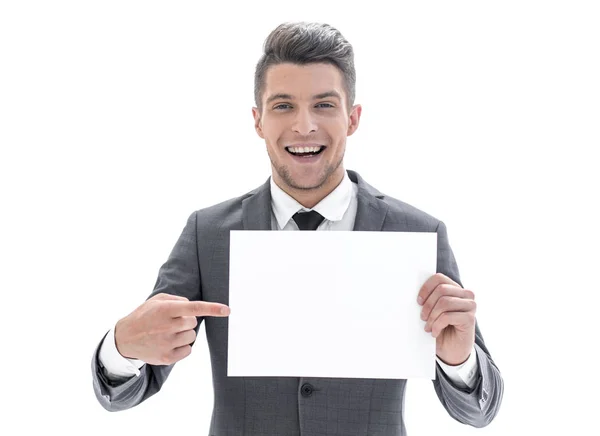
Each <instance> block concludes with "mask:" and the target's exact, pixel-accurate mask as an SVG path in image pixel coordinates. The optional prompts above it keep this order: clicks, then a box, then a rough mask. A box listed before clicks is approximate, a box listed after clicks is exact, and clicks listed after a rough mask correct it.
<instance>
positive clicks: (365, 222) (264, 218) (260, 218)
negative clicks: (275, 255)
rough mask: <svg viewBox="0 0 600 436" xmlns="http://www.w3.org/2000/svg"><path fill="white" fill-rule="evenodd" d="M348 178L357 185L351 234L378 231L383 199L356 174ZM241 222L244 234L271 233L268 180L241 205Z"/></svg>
mask: <svg viewBox="0 0 600 436" xmlns="http://www.w3.org/2000/svg"><path fill="white" fill-rule="evenodd" d="M348 176H350V180H352V181H353V182H354V183H356V184H357V185H358V194H357V203H358V205H357V210H356V220H355V222H354V230H355V231H374V232H378V231H381V230H382V229H383V223H384V221H385V216H386V214H387V211H388V205H387V204H386V203H385V202H383V201H380V199H382V198H383V197H384V195H383V194H382V193H381V192H379V191H378V190H377V189H375V188H373V187H372V186H371V185H369V184H368V183H367V182H365V181H364V180H363V178H362V177H361V176H360V175H359V174H358V173H357V172H355V171H351V170H348ZM242 220H243V223H242V224H243V228H244V230H271V186H270V179H268V180H267V181H266V182H265V183H264V184H263V185H262V186H260V187H259V188H257V189H256V190H255V191H254V193H253V194H252V195H250V196H249V197H247V198H245V199H244V200H243V201H242Z"/></svg>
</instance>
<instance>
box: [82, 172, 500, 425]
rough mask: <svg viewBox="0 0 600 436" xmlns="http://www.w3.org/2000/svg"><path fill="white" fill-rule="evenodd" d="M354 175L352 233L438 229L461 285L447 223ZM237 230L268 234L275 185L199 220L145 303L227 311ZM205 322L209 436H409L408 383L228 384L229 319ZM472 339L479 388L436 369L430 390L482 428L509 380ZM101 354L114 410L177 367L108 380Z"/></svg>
mask: <svg viewBox="0 0 600 436" xmlns="http://www.w3.org/2000/svg"><path fill="white" fill-rule="evenodd" d="M348 174H349V176H350V178H351V180H352V181H353V182H355V183H357V184H358V210H357V215H356V222H355V227H354V230H357V231H376V232H377V231H388V232H437V235H438V237H437V239H438V253H437V272H441V273H443V274H445V275H446V276H448V277H450V278H451V279H453V280H454V281H456V282H457V283H459V284H461V282H460V277H459V272H458V267H457V265H456V262H455V260H454V255H453V254H452V250H451V249H450V246H449V244H448V236H447V233H446V227H445V225H444V223H443V222H441V221H439V220H437V219H435V218H434V217H432V216H430V215H428V214H426V213H424V212H422V211H420V210H418V209H416V208H414V207H412V206H410V205H408V204H406V203H403V202H401V201H399V200H396V199H394V198H390V197H388V196H385V195H383V194H381V193H380V192H379V191H377V190H376V189H374V188H373V187H371V186H370V185H368V184H367V183H366V182H365V181H364V180H363V179H362V178H361V177H360V176H359V175H358V174H357V173H356V172H353V171H348ZM230 230H271V194H270V186H269V181H268V180H267V182H266V183H265V184H264V185H262V186H261V187H259V188H257V189H255V190H254V191H252V192H249V193H248V194H246V195H243V196H241V197H238V198H234V199H232V200H228V201H226V202H223V203H221V204H218V205H215V206H212V207H209V208H206V209H202V210H198V211H196V212H194V213H192V215H191V216H190V217H189V219H188V221H187V224H186V226H185V228H184V229H183V232H182V234H181V236H180V238H179V240H178V241H177V243H176V244H175V247H174V248H173V251H172V252H171V254H170V256H169V258H168V260H167V261H166V262H165V264H164V265H163V266H162V267H161V268H160V270H159V274H158V280H157V282H156V285H155V287H154V290H153V292H152V293H151V295H150V296H149V297H148V298H150V297H152V296H153V295H155V294H157V293H161V292H164V293H170V294H176V295H182V296H184V297H187V298H188V299H190V300H204V301H212V302H219V303H224V304H228V303H229V291H228V284H229V234H230ZM461 286H462V284H461ZM203 320H204V321H205V323H206V324H205V326H206V336H207V340H208V346H209V351H210V357H211V364H212V376H213V386H214V391H215V392H214V395H215V396H214V408H213V413H212V420H211V425H210V431H209V434H210V435H217V436H226V435H227V436H238V435H245V436H251V435H252V436H254V435H256V436H292V435H304V436H323V435H340V436H342V435H343V436H349V435H361V436H363V435H369V436H374V435H381V436H383V435H386V436H388V435H389V436H392V435H393V436H397V435H405V434H406V430H405V426H404V419H403V415H404V393H405V387H406V380H383V379H343V378H314V377H302V378H292V377H227V341H228V335H227V325H228V320H227V318H216V317H207V318H206V319H204V318H199V323H198V327H199V326H200V322H201V321H203ZM475 342H476V344H475V349H476V351H477V359H478V362H479V367H480V372H481V375H480V377H479V379H478V381H477V384H476V386H475V387H474V388H473V389H472V390H466V389H460V388H458V387H455V386H454V385H453V384H452V382H451V381H450V379H449V378H448V377H447V376H446V374H445V373H444V372H443V371H442V370H441V368H439V366H438V365H436V379H435V380H434V381H433V386H434V388H435V391H436V393H437V395H438V397H439V400H440V401H441V403H442V405H443V406H444V408H445V409H446V410H447V411H448V413H449V414H450V416H451V417H453V418H454V419H456V420H458V421H460V422H462V423H464V424H468V425H471V426H475V427H482V426H485V425H487V424H488V423H489V422H491V421H492V419H493V418H494V417H495V416H496V414H497V412H498V409H499V407H500V403H501V401H502V393H503V381H502V377H501V375H500V372H499V370H498V368H497V366H496V365H495V364H494V362H493V361H492V358H491V356H490V353H489V351H488V349H487V347H486V345H485V343H484V341H483V337H482V335H481V332H480V331H479V327H478V326H477V328H476V341H475ZM100 344H101V343H100ZM99 348H100V345H98V348H97V349H96V351H95V353H94V356H93V358H92V374H93V386H94V392H95V394H96V397H97V398H98V401H99V402H100V404H101V405H102V406H103V407H104V408H106V409H107V410H109V411H118V410H124V409H128V408H130V407H134V406H136V405H138V404H140V403H141V402H143V401H144V400H146V399H147V398H149V397H150V396H152V395H154V394H155V393H156V392H158V391H159V390H160V389H161V386H162V385H163V383H164V382H165V381H166V379H167V377H168V375H169V373H170V372H171V370H172V369H173V365H168V366H162V365H148V364H147V365H144V367H143V368H142V369H141V374H140V376H139V377H135V376H134V377H132V378H129V379H123V380H120V381H114V380H113V381H111V380H109V379H108V378H107V377H106V375H105V372H104V368H102V367H101V365H100V364H99V360H98V350H99Z"/></svg>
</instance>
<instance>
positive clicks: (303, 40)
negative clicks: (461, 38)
mask: <svg viewBox="0 0 600 436" xmlns="http://www.w3.org/2000/svg"><path fill="white" fill-rule="evenodd" d="M263 51H264V53H263V55H262V56H261V58H260V60H259V61H258V64H257V65H256V72H255V74H254V101H255V103H256V107H257V108H258V109H259V111H261V112H262V94H263V92H264V89H265V79H266V75H267V70H268V69H269V67H270V66H272V65H278V64H282V63H293V64H299V65H306V64H312V63H328V64H331V65H334V66H336V67H337V68H338V69H339V70H340V71H341V73H342V76H343V79H344V88H345V91H346V99H347V103H348V108H347V109H348V110H350V109H351V108H352V105H353V104H354V98H355V92H356V91H355V88H356V72H355V70H354V50H353V49H352V45H351V44H350V43H349V42H348V41H347V40H346V38H344V36H343V35H342V34H341V33H340V32H339V30H337V29H336V28H334V27H332V26H330V25H329V24H324V23H308V22H304V21H301V22H287V23H283V24H280V25H279V26H277V27H276V28H275V29H274V30H273V31H272V32H271V33H270V34H269V36H268V37H267V39H266V40H265V43H264V50H263Z"/></svg>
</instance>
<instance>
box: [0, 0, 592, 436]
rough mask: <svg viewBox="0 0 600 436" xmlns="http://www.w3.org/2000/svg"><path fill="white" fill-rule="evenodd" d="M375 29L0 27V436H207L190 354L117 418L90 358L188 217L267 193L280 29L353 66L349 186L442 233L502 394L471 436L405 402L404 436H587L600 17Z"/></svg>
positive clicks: (469, 9) (194, 7)
mask: <svg viewBox="0 0 600 436" xmlns="http://www.w3.org/2000/svg"><path fill="white" fill-rule="evenodd" d="M391 5H392V2H390V3H389V6H388V3H387V2H386V6H383V2H374V1H370V2H349V1H343V2H342V1H339V2H325V1H306V0H304V1H301V2H282V1H277V2H266V1H259V2H244V3H242V2H239V3H232V2H228V3H225V2H223V3H219V5H218V6H216V5H211V6H207V5H205V4H204V3H203V2H191V1H185V2H184V1H178V2H166V1H164V2H157V1H136V2H133V1H123V0H120V1H103V2H99V1H98V2H91V1H52V2H50V1H44V2H42V1H39V2H32V1H25V0H23V1H3V2H2V3H0V146H1V155H0V156H1V158H0V178H1V180H0V182H1V184H0V186H1V188H0V189H1V194H2V196H1V199H2V213H1V214H0V219H1V221H2V223H1V226H0V232H1V233H0V237H1V240H0V241H1V243H0V250H1V259H0V260H1V264H0V265H1V272H2V275H1V279H0V286H1V291H2V300H1V301H2V302H1V303H0V314H1V316H0V323H1V325H0V327H1V330H0V331H1V334H2V339H1V348H0V350H1V351H0V353H1V358H0V374H1V375H2V382H1V384H0V388H1V399H0V402H1V403H2V404H1V410H2V412H1V414H2V419H1V420H0V433H2V434H10V435H13V434H44V433H45V432H48V433H49V432H52V433H53V434H54V433H56V434H59V433H60V434H68V435H75V434H86V435H109V434H119V435H125V434H145V435H163V434H179V433H186V434H199V435H201V434H207V433H208V426H209V420H210V415H211V411H212V403H213V393H212V382H211V371H210V366H209V355H208V350H207V347H206V341H205V340H204V341H203V340H199V341H198V342H197V344H196V345H195V347H194V352H193V353H192V355H191V356H190V357H189V358H187V359H185V360H184V361H182V362H180V363H178V364H177V365H176V367H175V369H174V371H173V372H172V374H171V376H170V378H169V380H168V382H167V383H166V384H165V386H164V388H163V390H162V391H161V392H160V393H158V394H157V395H155V396H154V397H152V398H151V399H149V400H148V401H146V402H145V403H143V404H141V405H139V406H138V407H135V408H133V409H131V410H129V411H125V412H120V413H109V412H106V411H105V410H104V409H102V408H101V407H100V405H99V404H98V403H97V401H96V399H95V397H94V394H93V391H92V376H91V371H90V362H91V357H92V353H93V351H94V349H95V347H96V345H97V343H98V341H99V340H100V339H101V337H102V335H103V334H104V333H105V332H106V330H107V329H108V328H110V327H111V326H112V325H113V324H114V323H115V322H116V321H117V320H118V319H119V318H120V317H122V316H125V315H126V314H127V313H129V312H130V311H131V310H133V309H134V308H135V307H137V305H139V304H140V303H142V302H143V301H144V299H145V298H146V297H147V295H148V294H149V293H150V292H151V290H152V288H153V286H154V283H155V280H156V274H157V272H158V268H159V267H160V265H161V264H162V263H163V262H164V261H165V260H166V258H167V256H168V254H169V252H170V250H171V248H172V247H173V244H174V243H175V241H176V239H177V237H178V236H179V234H180V232H181V230H182V228H183V226H184V224H185V221H186V219H187V217H188V216H189V214H190V213H191V212H192V211H194V210H196V209H199V208H202V207H205V206H209V205H212V204H215V203H217V202H220V201H223V200H226V199H228V198H231V197H234V196H238V195H241V194H243V193H245V192H247V191H250V190H251V189H254V188H255V187H256V186H258V185H259V184H261V183H263V182H264V181H265V180H266V179H267V177H268V176H269V174H270V166H269V163H268V158H267V154H266V151H265V146H264V142H263V141H262V140H261V139H260V138H259V137H258V136H257V135H256V133H255V131H254V128H253V120H252V117H251V107H252V106H253V104H254V102H253V74H254V67H255V65H256V62H257V61H258V58H259V56H260V54H261V48H262V43H263V41H264V39H265V38H266V36H267V35H268V33H269V32H270V31H271V30H272V29H273V28H274V27H276V26H277V25H278V24H279V23H281V22H283V21H287V20H293V21H296V20H310V21H322V22H328V23H330V24H332V25H334V26H335V27H337V28H338V29H339V30H340V31H341V32H342V33H343V34H344V35H345V36H346V37H347V38H348V40H349V41H350V42H351V43H352V44H353V46H354V49H355V53H356V69H357V74H358V81H357V101H356V102H357V103H361V104H362V105H363V116H362V121H361V125H360V127H359V129H358V131H357V132H356V134H355V135H353V136H352V137H350V138H349V139H348V150H347V157H346V167H347V168H350V169H355V170H357V171H359V173H360V174H361V175H362V176H363V177H364V178H365V179H366V180H367V182H369V183H370V184H372V185H374V186H375V187H377V188H379V189H380V190H382V191H383V192H384V193H386V194H388V195H391V196H393V197H396V198H399V199H402V200H404V201H406V202H408V203H411V204H413V205H414V206H416V207H418V208H420V209H422V210H424V211H426V212H428V213H430V214H432V215H434V216H435V217H437V218H439V219H442V220H443V221H444V222H445V223H446V224H447V226H448V231H449V237H450V243H451V246H452V248H453V249H454V252H455V255H456V258H457V261H458V264H459V268H460V271H461V276H462V281H463V283H464V285H465V287H467V288H469V289H471V290H473V291H474V292H475V294H476V299H477V301H478V303H479V305H478V319H479V323H480V326H481V328H482V331H483V334H484V338H485V340H486V343H487V345H488V346H489V349H490V351H491V353H492V356H493V358H494V360H495V361H496V363H497V364H498V366H499V367H500V369H501V371H502V374H503V377H504V380H505V395H504V403H503V405H502V409H501V411H500V413H499V415H498V416H497V418H496V420H495V421H494V422H493V423H492V424H491V425H489V426H488V427H486V428H484V429H479V430H477V429H472V428H467V427H465V426H463V425H461V424H459V423H457V422H455V421H454V420H452V419H451V418H450V417H449V416H448V415H447V413H446V412H445V410H444V409H443V407H442V406H441V404H440V402H439V401H438V399H437V397H436V395H435V393H434V389H433V386H432V384H431V382H430V381H423V382H412V381H411V382H410V383H409V385H408V388H407V397H406V425H407V429H408V431H409V434H410V435H411V436H415V435H432V434H441V433H443V434H444V435H447V436H448V435H469V434H477V435H482V436H483V435H506V434H523V435H527V434H533V433H535V434H546V433H548V432H552V433H555V432H557V433H558V434H562V433H563V432H564V433H566V432H568V431H571V432H573V433H575V434H596V433H595V432H596V431H597V416H598V413H597V410H596V409H597V406H598V404H599V403H600V401H598V396H597V395H598V388H599V387H600V386H599V385H598V375H597V368H596V362H597V361H596V360H594V357H595V356H596V355H597V350H598V343H599V341H598V335H597V325H598V323H597V319H598V318H597V314H598V301H599V299H598V291H599V290H600V289H599V288H600V286H599V285H598V283H599V281H598V267H597V261H598V258H599V256H598V252H597V248H598V242H600V241H599V238H598V219H599V218H600V217H599V214H598V207H597V205H598V194H597V193H596V190H597V187H598V186H600V183H599V180H598V179H599V178H598V169H597V168H598V160H597V159H596V158H593V156H596V152H597V149H598V147H599V146H600V133H599V130H600V129H599V121H600V103H599V102H600V86H599V83H600V80H599V79H598V78H599V77H600V63H599V62H600V61H599V59H600V56H599V53H600V30H599V26H598V23H599V22H600V14H599V10H598V6H597V2H593V1H589V2H583V1H562V2H558V1H537V2H534V1H527V0H519V1H503V2H483V1H471V2H464V1H454V2H430V1H427V2H425V1H422V2H411V3H410V4H407V3H406V2H404V3H400V4H393V6H391ZM392 8H393V9H392ZM201 338H204V329H202V331H201Z"/></svg>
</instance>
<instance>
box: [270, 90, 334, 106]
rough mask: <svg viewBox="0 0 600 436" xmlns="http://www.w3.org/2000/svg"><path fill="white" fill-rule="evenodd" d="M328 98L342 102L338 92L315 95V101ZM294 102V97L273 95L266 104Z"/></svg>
mask: <svg viewBox="0 0 600 436" xmlns="http://www.w3.org/2000/svg"><path fill="white" fill-rule="evenodd" d="M327 97H335V98H337V99H338V100H342V97H341V96H340V94H339V93H338V92H337V91H327V92H322V93H321V94H317V95H313V100H318V99H321V98H327ZM279 99H282V100H293V99H294V97H293V96H292V95H290V94H273V95H272V96H270V97H269V98H268V99H267V102H266V104H269V103H271V102H272V101H273V100H279Z"/></svg>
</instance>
